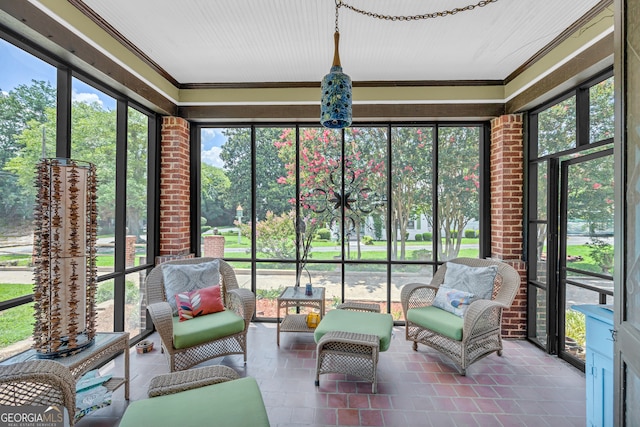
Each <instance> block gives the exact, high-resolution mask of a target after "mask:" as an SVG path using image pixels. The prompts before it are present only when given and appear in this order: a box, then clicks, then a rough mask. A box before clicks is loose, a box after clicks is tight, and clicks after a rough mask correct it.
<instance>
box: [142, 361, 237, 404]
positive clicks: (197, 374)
mask: <svg viewBox="0 0 640 427" xmlns="http://www.w3.org/2000/svg"><path fill="white" fill-rule="evenodd" d="M237 378H240V375H238V373H237V372H236V371H234V370H233V369H232V368H230V367H228V366H223V365H216V366H205V367H202V368H194V369H187V370H186V371H178V372H172V373H170V374H163V375H158V376H156V377H154V378H153V379H152V380H151V382H150V383H149V390H148V394H149V397H157V396H164V395H166V394H174V393H179V392H181V391H185V390H191V389H194V388H198V387H204V386H207V385H211V384H218V383H223V382H225V381H231V380H235V379H237Z"/></svg>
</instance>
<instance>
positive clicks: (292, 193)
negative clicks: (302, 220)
mask: <svg viewBox="0 0 640 427" xmlns="http://www.w3.org/2000/svg"><path fill="white" fill-rule="evenodd" d="M295 135H296V133H295V129H291V128H286V129H283V128H256V174H257V175H256V186H255V193H256V234H257V237H256V250H257V257H258V258H263V259H265V258H266V259H288V260H292V259H295V257H296V243H295V242H296V240H295V239H296V236H295V215H296V167H295V146H296V145H295Z"/></svg>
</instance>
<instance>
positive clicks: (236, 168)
mask: <svg viewBox="0 0 640 427" xmlns="http://www.w3.org/2000/svg"><path fill="white" fill-rule="evenodd" d="M486 126H487V124H486V123H459V124H458V123H456V124H454V123H448V124H446V125H445V124H437V123H422V124H413V123H412V124H400V123H398V124H395V123H383V124H379V123H376V124H370V125H365V124H363V125H354V126H352V127H350V128H347V129H344V130H330V129H324V128H321V127H318V126H317V125H300V124H298V125H295V124H291V125H287V124H285V125H282V124H279V125H274V126H267V125H247V126H224V127H223V126H217V127H213V126H207V125H198V126H197V130H196V135H198V136H199V141H198V143H199V146H200V164H201V173H200V177H199V179H200V206H201V209H200V217H201V221H200V230H201V243H202V247H201V254H202V255H204V256H219V255H222V256H224V258H225V259H226V260H227V261H229V262H230V263H231V264H232V265H233V266H234V267H235V268H236V274H237V275H238V278H239V282H240V285H241V286H244V287H248V288H251V289H254V290H255V292H256V298H257V312H256V315H257V317H258V318H264V319H269V318H274V317H276V315H277V313H276V304H275V298H276V297H277V296H278V295H279V293H280V292H281V291H282V290H283V289H284V287H286V286H293V285H295V284H296V283H301V284H302V285H304V284H306V283H309V282H311V284H312V285H313V286H323V287H324V288H325V297H326V299H327V301H326V306H327V308H328V309H331V308H332V307H334V306H335V305H336V304H338V303H340V302H342V301H347V300H348V301H366V302H375V303H378V304H380V306H381V308H382V310H383V311H385V312H390V313H391V314H393V315H394V318H395V319H396V320H402V310H401V308H400V304H399V300H400V290H401V289H402V286H404V284H406V283H410V282H415V281H423V282H424V281H425V280H427V281H428V280H429V277H431V275H432V274H433V271H434V268H435V267H437V265H438V264H440V263H442V262H444V261H446V260H448V259H451V258H454V257H456V256H470V257H479V256H485V255H486V254H482V253H481V248H482V247H483V246H482V245H481V243H480V242H481V239H482V238H488V233H481V230H480V224H481V223H482V221H481V218H482V217H483V213H482V212H481V211H480V205H481V204H480V200H481V197H482V195H483V192H484V191H486V190H485V189H483V183H486V182H487V181H488V180H483V177H481V172H480V167H479V165H480V163H481V162H480V157H481V153H483V152H484V150H485V149H486V147H485V144H487V143H488V141H486V137H485V135H486ZM214 235H217V236H218V237H217V238H218V239H220V238H223V239H224V250H223V251H222V252H221V253H220V254H217V253H212V252H210V251H211V250H212V249H211V247H212V246H209V245H207V244H206V241H207V240H208V239H212V238H213V237H212V236H214ZM218 248H219V246H218Z"/></svg>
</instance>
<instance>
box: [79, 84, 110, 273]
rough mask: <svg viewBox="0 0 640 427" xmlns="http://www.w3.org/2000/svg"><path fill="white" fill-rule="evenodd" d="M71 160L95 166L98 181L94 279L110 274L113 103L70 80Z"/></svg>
mask: <svg viewBox="0 0 640 427" xmlns="http://www.w3.org/2000/svg"><path fill="white" fill-rule="evenodd" d="M72 88H73V89H72V94H73V100H72V105H71V157H72V158H74V159H78V160H84V161H87V162H91V163H93V164H95V165H96V175H97V179H98V243H97V253H98V256H97V265H98V275H100V274H105V273H109V272H113V270H114V261H115V255H114V254H115V247H114V244H115V222H116V218H115V205H116V203H115V197H116V191H115V187H116V181H115V179H116V122H117V119H116V101H115V99H113V98H112V97H110V96H108V95H106V94H104V93H103V92H101V91H99V90H97V89H95V88H93V87H91V86H89V85H87V84H86V83H84V82H82V81H80V80H78V79H75V78H74V79H73V80H72Z"/></svg>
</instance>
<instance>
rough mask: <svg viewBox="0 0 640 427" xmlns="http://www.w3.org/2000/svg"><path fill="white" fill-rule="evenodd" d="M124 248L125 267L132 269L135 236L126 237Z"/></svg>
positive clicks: (134, 253)
mask: <svg viewBox="0 0 640 427" xmlns="http://www.w3.org/2000/svg"><path fill="white" fill-rule="evenodd" d="M126 242H127V244H126V247H125V266H126V267H133V266H134V265H135V264H136V236H127V240H126Z"/></svg>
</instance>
